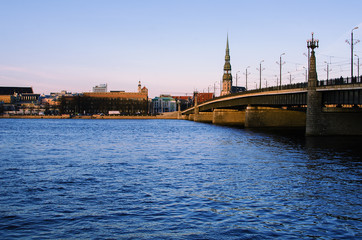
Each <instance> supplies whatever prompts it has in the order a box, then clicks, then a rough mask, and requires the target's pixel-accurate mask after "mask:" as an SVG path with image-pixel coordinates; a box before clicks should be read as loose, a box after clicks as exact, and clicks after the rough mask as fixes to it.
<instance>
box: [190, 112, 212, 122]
mask: <svg viewBox="0 0 362 240" xmlns="http://www.w3.org/2000/svg"><path fill="white" fill-rule="evenodd" d="M212 120H213V113H212V112H199V113H198V114H195V116H194V121H195V122H204V123H212Z"/></svg>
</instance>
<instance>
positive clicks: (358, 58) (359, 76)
mask: <svg viewBox="0 0 362 240" xmlns="http://www.w3.org/2000/svg"><path fill="white" fill-rule="evenodd" d="M355 56H356V57H357V71H358V72H357V74H358V77H357V78H358V79H359V78H360V75H359V56H358V55H357V54H355Z"/></svg>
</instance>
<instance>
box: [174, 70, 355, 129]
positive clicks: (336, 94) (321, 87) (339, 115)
mask: <svg viewBox="0 0 362 240" xmlns="http://www.w3.org/2000/svg"><path fill="white" fill-rule="evenodd" d="M308 82H310V81H308ZM308 85H310V83H307V82H305V83H298V84H290V85H284V86H281V87H269V88H264V89H258V90H253V91H245V92H240V93H235V94H229V95H226V96H222V97H217V98H214V99H211V100H209V101H206V102H203V103H201V104H197V103H196V104H195V106H193V107H191V108H189V109H186V110H185V111H182V112H180V115H179V118H180V119H187V120H193V121H196V122H207V123H214V124H219V125H228V126H239V127H246V128H297V127H300V128H302V127H304V128H306V127H307V119H308V116H307V115H308V114H307V112H308V91H309V92H311V91H312V92H314V93H315V94H316V95H317V100H316V101H315V103H314V104H315V105H317V107H316V109H317V115H318V117H317V119H316V120H315V122H311V124H309V125H312V128H313V130H312V132H310V133H307V135H362V108H361V107H362V77H355V78H353V79H351V78H338V79H331V80H325V81H316V86H315V89H310V87H308ZM309 118H310V116H309ZM312 118H313V117H312ZM309 120H310V119H309ZM309 122H310V121H309ZM309 127H310V126H309Z"/></svg>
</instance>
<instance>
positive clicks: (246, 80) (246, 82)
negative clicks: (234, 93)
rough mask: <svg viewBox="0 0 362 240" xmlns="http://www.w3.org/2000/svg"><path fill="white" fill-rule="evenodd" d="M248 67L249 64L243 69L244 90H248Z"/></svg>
mask: <svg viewBox="0 0 362 240" xmlns="http://www.w3.org/2000/svg"><path fill="white" fill-rule="evenodd" d="M248 68H250V66H247V67H246V69H245V73H243V74H244V75H245V90H246V91H248V75H249V74H250V73H248Z"/></svg>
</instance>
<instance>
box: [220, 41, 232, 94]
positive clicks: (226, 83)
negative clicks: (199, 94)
mask: <svg viewBox="0 0 362 240" xmlns="http://www.w3.org/2000/svg"><path fill="white" fill-rule="evenodd" d="M222 79H223V81H222V91H221V95H227V94H230V93H231V86H232V76H231V64H230V52H229V35H227V36H226V51H225V64H224V75H223V78H222Z"/></svg>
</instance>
